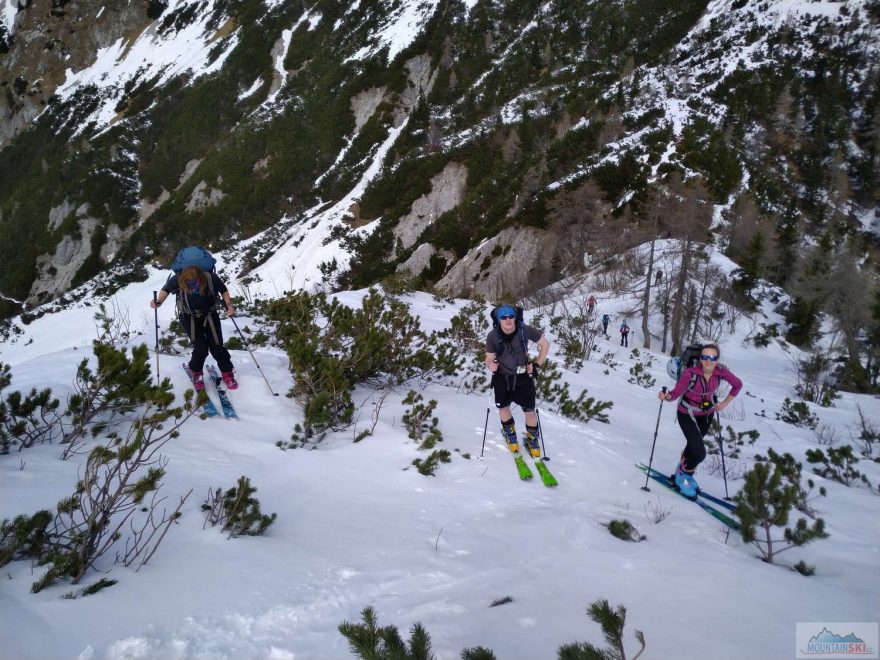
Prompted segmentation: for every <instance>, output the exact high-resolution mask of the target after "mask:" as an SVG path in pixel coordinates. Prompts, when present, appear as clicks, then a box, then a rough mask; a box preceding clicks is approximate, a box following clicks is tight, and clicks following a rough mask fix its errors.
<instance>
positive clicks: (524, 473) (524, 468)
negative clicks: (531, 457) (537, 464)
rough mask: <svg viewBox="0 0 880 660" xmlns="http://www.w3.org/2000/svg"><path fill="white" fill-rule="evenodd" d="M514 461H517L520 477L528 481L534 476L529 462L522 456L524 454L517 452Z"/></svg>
mask: <svg viewBox="0 0 880 660" xmlns="http://www.w3.org/2000/svg"><path fill="white" fill-rule="evenodd" d="M513 462H514V463H516V471H517V472H519V478H520V479H522V480H523V481H528V480H529V479H531V478H532V471H531V470H530V469H529V466H528V464H526V460H525V459H524V458H523V457H522V454H520V453H519V452H515V453H514V454H513Z"/></svg>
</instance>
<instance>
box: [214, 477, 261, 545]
mask: <svg viewBox="0 0 880 660" xmlns="http://www.w3.org/2000/svg"><path fill="white" fill-rule="evenodd" d="M256 492H257V489H256V488H255V487H254V486H252V485H251V481H250V479H248V478H247V477H245V476H242V477H239V479H238V485H236V486H233V487H232V488H230V489H228V490H227V491H226V492H225V493H224V492H223V490H222V489H220V488H217V489H216V490H215V491H212V492H211V493H209V496H208V499H206V500H205V502H204V503H203V504H202V511H205V512H207V515H206V523H210V524H211V526H216V525H222V527H221V528H220V529H222V530H223V531H224V532H229V537H228V538H231V539H232V538H236V537H238V536H241V535H242V534H244V535H245V536H262V535H263V534H264V533H265V532H266V530H267V529H268V528H269V527H270V526H271V525H272V523H274V522H275V520H276V519H277V518H278V514H277V513H273V514H270V515H266V514H264V513H262V512H261V511H260V501H259V500H258V499H257V498H256V497H254V496H253V495H254V493H256Z"/></svg>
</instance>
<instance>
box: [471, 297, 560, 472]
mask: <svg viewBox="0 0 880 660" xmlns="http://www.w3.org/2000/svg"><path fill="white" fill-rule="evenodd" d="M492 320H493V323H494V325H495V327H493V329H492V330H491V331H489V334H488V335H487V336H486V367H487V368H488V369H489V371H491V372H492V389H493V390H494V391H495V407H496V408H498V415H499V416H500V418H501V433H502V435H503V436H504V439H505V441H506V442H507V447H508V448H509V449H510V451H512V452H514V453H516V452H518V451H519V444H518V442H517V437H516V427H515V425H514V422H513V414H512V413H511V412H510V404H511V402H513V403H516V404H517V405H519V407H520V408H522V409H523V412H524V413H525V414H526V435H525V445H526V448H527V449H528V450H529V453H530V454H531V455H532V456H535V457H538V456H540V455H541V448H540V446H539V444H538V415H537V413H535V377H536V376H537V375H538V369H539V368H540V367H541V365H543V364H544V360H545V359H546V357H547V352H548V351H549V350H550V342H548V341H547V339H546V338H545V337H544V335H543V333H542V332H541V331H540V330H539V329H538V328H534V327H532V326H530V325H526V324H525V323H524V322H523V311H522V308H514V307H513V306H512V305H501V306H500V307H498V308H497V309H495V310H494V311H493V312H492ZM529 341H533V342H535V343H537V345H538V355H537V357H535V358H534V360H533V359H531V358H530V357H529V354H528V342H529Z"/></svg>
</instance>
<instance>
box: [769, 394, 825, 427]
mask: <svg viewBox="0 0 880 660" xmlns="http://www.w3.org/2000/svg"><path fill="white" fill-rule="evenodd" d="M776 419H778V420H781V421H783V422H785V423H786V424H792V425H794V426H801V427H804V428H808V429H815V428H816V426H818V424H819V418H818V417H817V416H816V415H815V414H813V413H812V412H810V407H809V406H808V405H807V404H806V402H804V401H792V400H791V399H789V398H788V397H785V400H784V401H783V402H782V409H781V410H780V411H779V412H778V413H776Z"/></svg>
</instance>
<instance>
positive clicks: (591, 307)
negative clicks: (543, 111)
mask: <svg viewBox="0 0 880 660" xmlns="http://www.w3.org/2000/svg"><path fill="white" fill-rule="evenodd" d="M594 311H596V296H594V295H593V294H590V297H589V298H587V315H588V316H592V315H593V312H594Z"/></svg>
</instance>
